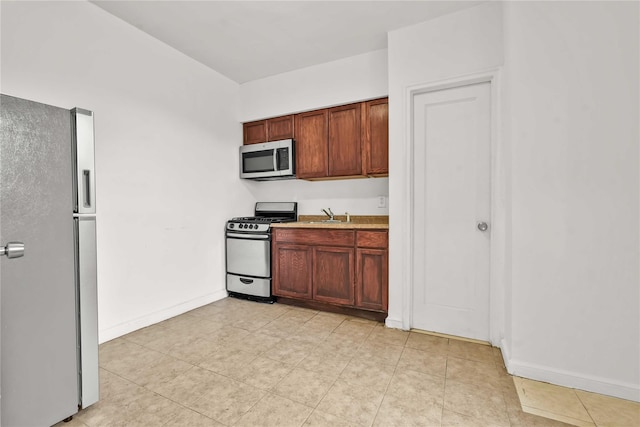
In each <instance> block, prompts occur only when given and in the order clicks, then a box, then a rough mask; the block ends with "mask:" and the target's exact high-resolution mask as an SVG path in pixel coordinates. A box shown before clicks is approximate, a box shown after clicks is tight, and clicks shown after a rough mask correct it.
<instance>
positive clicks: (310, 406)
mask: <svg viewBox="0 0 640 427" xmlns="http://www.w3.org/2000/svg"><path fill="white" fill-rule="evenodd" d="M100 381H101V384H100V393H101V399H100V401H99V402H98V403H97V404H95V405H93V406H91V407H89V408H87V409H86V410H83V411H81V412H80V413H78V414H77V415H75V416H74V419H73V420H72V421H71V422H69V423H66V424H62V423H60V424H59V425H61V426H62V425H65V426H67V427H73V426H90V427H93V426H224V425H226V426H282V427H288V426H332V427H333V426H335V427H340V426H403V427H404V426H563V425H568V424H564V423H562V422H559V421H554V420H551V419H549V418H544V417H541V416H538V415H532V414H528V413H525V412H523V411H522V409H521V405H520V401H519V399H518V393H517V390H516V386H515V384H514V381H513V379H512V377H511V376H509V375H508V374H507V372H506V370H505V368H504V365H503V363H502V358H501V355H500V351H499V350H498V349H496V348H492V347H488V346H484V345H480V344H474V343H468V342H463V341H457V340H453V339H447V338H443V337H435V336H431V335H425V334H420V333H416V332H404V331H399V330H393V329H387V328H385V327H384V326H383V325H382V324H380V323H375V322H370V321H366V320H362V319H357V318H353V317H348V316H342V315H336V314H331V313H324V312H317V311H313V310H306V309H299V308H294V307H290V306H286V305H281V304H273V305H269V304H260V303H254V302H250V301H242V300H237V299H232V298H226V299H223V300H221V301H217V302H215V303H213V304H210V305H207V306H205V307H201V308H199V309H196V310H193V311H191V312H189V313H186V314H183V315H181V316H177V317H175V318H172V319H169V320H166V321H164V322H161V323H159V324H156V325H153V326H150V327H147V328H144V329H141V330H138V331H135V332H132V333H130V334H128V335H125V336H123V337H120V338H118V339H115V340H112V341H109V342H107V343H105V344H102V345H101V346H100ZM520 385H522V384H520ZM525 386H526V387H525V388H524V390H526V391H527V393H526V394H527V395H529V396H533V400H532V401H533V402H534V403H533V406H531V407H532V408H534V409H535V408H536V407H537V406H543V405H542V404H540V403H539V400H540V399H538V400H537V401H536V400H535V399H536V398H537V397H536V396H542V395H545V394H547V393H546V391H545V390H544V389H542V388H541V389H536V388H534V387H531V386H530V385H528V384H525ZM536 393H537V394H536ZM575 393H576V394H575V395H576V396H577V397H578V399H579V400H580V402H581V403H582V404H583V405H584V406H586V407H587V408H594V409H593V410H592V409H587V410H586V411H587V414H588V416H589V421H590V422H593V423H594V424H596V425H598V426H600V425H616V426H624V425H629V426H631V425H633V426H637V425H638V424H639V423H638V421H639V420H640V417H639V416H638V415H639V414H638V412H637V411H636V412H635V415H634V412H633V408H635V407H632V408H631V412H630V413H628V414H627V415H628V416H629V417H630V418H623V419H622V421H611V420H612V418H610V417H611V415H612V414H616V413H619V412H620V411H621V410H620V408H619V407H618V406H616V405H620V402H623V404H622V406H620V407H621V408H623V409H625V410H628V409H629V408H627V407H626V406H624V403H625V402H626V401H619V399H614V401H615V403H613V404H609V403H611V402H606V401H602V400H600V398H601V397H602V396H598V395H593V394H591V393H583V392H575ZM552 395H553V393H552ZM606 399H610V398H606ZM589 402H591V404H592V406H589V404H590V403H589ZM603 402H604V404H603ZM573 403H575V402H573ZM626 403H630V402H626ZM631 405H632V406H633V405H635V404H631ZM554 411H556V412H562V411H563V409H562V408H554ZM543 413H544V412H543ZM544 414H545V415H548V414H546V413H544ZM570 414H572V415H574V417H570V419H567V420H568V421H573V420H575V419H579V418H580V417H584V414H582V413H581V415H580V417H578V418H576V417H575V414H573V413H570ZM585 421H586V420H585ZM622 422H625V423H627V424H623V423H622Z"/></svg>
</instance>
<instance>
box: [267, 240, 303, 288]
mask: <svg viewBox="0 0 640 427" xmlns="http://www.w3.org/2000/svg"><path fill="white" fill-rule="evenodd" d="M273 255H274V257H273V260H274V262H273V277H274V280H273V283H272V285H273V289H272V292H273V294H274V295H280V296H285V297H293V298H305V299H311V298H312V293H311V284H312V278H313V262H312V257H313V249H312V248H311V247H310V246H303V245H287V244H282V245H277V246H276V250H275V251H273Z"/></svg>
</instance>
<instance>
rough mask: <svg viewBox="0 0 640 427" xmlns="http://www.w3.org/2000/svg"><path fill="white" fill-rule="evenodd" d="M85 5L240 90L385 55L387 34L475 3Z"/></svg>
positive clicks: (110, 1) (109, 0)
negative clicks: (304, 71)
mask: <svg viewBox="0 0 640 427" xmlns="http://www.w3.org/2000/svg"><path fill="white" fill-rule="evenodd" d="M91 2H92V3H94V4H95V5H97V6H98V7H100V8H102V9H104V10H105V11H107V12H109V13H111V14H112V15H114V16H117V17H118V18H120V19H122V20H123V21H126V22H128V23H129V24H131V25H133V26H135V27H137V28H139V29H140V30H142V31H144V32H146V33H148V34H149V35H151V36H153V37H155V38H157V39H158V40H161V41H163V42H164V43H166V44H168V45H169V46H172V47H173V48H175V49H177V50H178V51H180V52H182V53H184V54H185V55H187V56H189V57H191V58H193V59H195V60H196V61H198V62H201V63H202V64H204V65H206V66H207V67H210V68H212V69H214V70H216V71H217V72H219V73H221V74H223V75H225V76H227V77H228V78H230V79H232V80H234V81H236V82H238V83H245V82H248V81H251V80H256V79H260V78H263V77H268V76H272V75H275V74H280V73H283V72H286V71H291V70H295V69H299V68H304V67H308V66H312V65H317V64H321V63H324V62H329V61H334V60H338V59H341V58H346V57H349V56H354V55H359V54H362V53H366V52H371V51H374V50H378V49H384V48H386V47H387V32H388V31H390V30H394V29H398V28H401V27H405V26H408V25H412V24H417V23H419V22H424V21H427V20H429V19H433V18H436V17H438V16H442V15H445V14H448V13H452V12H455V11H458V10H461V9H465V8H469V7H472V6H475V5H477V4H478V3H481V1H451V0H448V1H426V0H425V1H206V0H205V1H202V0H200V1H188V0H173V1H153V0H152V1H149V0H144V1H114V0H106V1H99V0H92V1H91Z"/></svg>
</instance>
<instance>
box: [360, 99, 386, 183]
mask: <svg viewBox="0 0 640 427" xmlns="http://www.w3.org/2000/svg"><path fill="white" fill-rule="evenodd" d="M363 116H364V122H365V123H364V138H365V143H364V150H363V154H364V158H365V161H364V168H365V173H366V174H367V175H388V174H389V100H388V98H384V99H376V100H373V101H368V102H365V103H364V114H363Z"/></svg>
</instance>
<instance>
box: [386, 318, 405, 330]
mask: <svg viewBox="0 0 640 427" xmlns="http://www.w3.org/2000/svg"><path fill="white" fill-rule="evenodd" d="M384 324H385V326H386V327H387V328H393V329H402V319H392V318H390V317H387V318H386V320H385V321H384Z"/></svg>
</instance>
